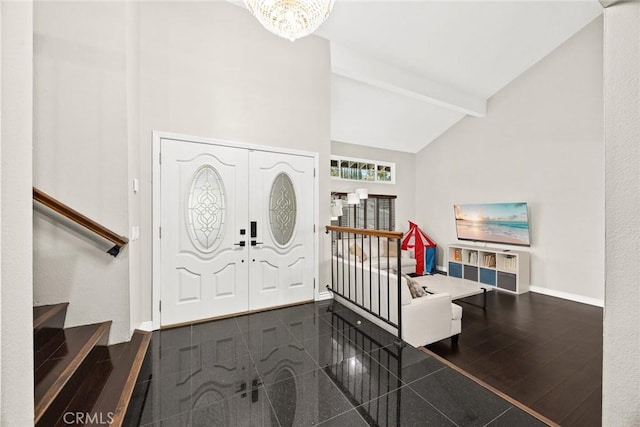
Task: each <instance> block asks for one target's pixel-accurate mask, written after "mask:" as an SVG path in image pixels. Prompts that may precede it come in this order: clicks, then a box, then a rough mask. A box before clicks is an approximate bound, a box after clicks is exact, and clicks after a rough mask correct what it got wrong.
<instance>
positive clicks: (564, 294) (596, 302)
mask: <svg viewBox="0 0 640 427" xmlns="http://www.w3.org/2000/svg"><path fill="white" fill-rule="evenodd" d="M529 291H531V292H535V293H537V294H543V295H549V296H550V297H556V298H562V299H567V300H569V301H575V302H580V303H582V304H589V305H595V306H596V307H604V300H601V299H597V298H590V297H584V296H582V295H576V294H571V293H569V292H562V291H556V290H555V289H548V288H541V287H538V286H529Z"/></svg>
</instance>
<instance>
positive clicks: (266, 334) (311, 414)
mask: <svg viewBox="0 0 640 427" xmlns="http://www.w3.org/2000/svg"><path fill="white" fill-rule="evenodd" d="M425 327H426V326H425ZM394 341H395V337H394V336H392V335H391V334H389V333H387V332H386V331H384V330H382V329H380V328H379V327H377V326H376V325H373V324H372V323H370V322H367V321H366V320H363V319H361V318H359V317H358V316H357V315H356V314H354V313H353V312H352V311H350V310H348V309H347V308H345V307H344V306H342V305H340V304H338V303H332V302H331V301H325V302H321V303H315V304H305V305H299V306H295V307H289V308H284V309H279V310H272V311H267V312H262V313H257V314H251V315H246V316H240V317H235V318H229V319H224V320H218V321H213V322H208V323H201V324H195V325H190V326H184V327H181V328H176V329H169V330H163V331H157V332H154V335H153V338H152V341H151V344H150V346H149V350H148V352H147V356H146V359H145V362H144V365H143V368H142V372H141V373H140V376H139V378H138V382H137V384H136V387H135V390H134V394H133V396H132V400H131V403H130V405H129V411H128V413H127V418H126V420H125V425H128V426H147V425H153V426H198V427H199V426H283V427H284V426H294V425H295V426H310V425H318V424H320V425H324V426H349V427H356V426H366V425H372V426H431V425H433V426H456V425H457V426H486V425H489V426H542V425H544V424H543V423H541V422H540V421H538V420H537V419H535V418H533V417H531V416H530V415H528V414H527V413H525V412H523V411H522V410H520V409H518V408H516V407H514V406H512V405H511V404H510V403H509V402H507V401H505V400H504V399H502V398H500V397H499V396H497V395H495V394H493V393H491V392H489V391H487V390H486V389H484V388H482V387H481V386H479V385H477V384H476V383H475V382H473V381H471V380H469V379H468V378H466V377H465V376H463V375H461V374H459V373H457V372H455V371H453V370H452V369H450V368H449V367H447V366H445V365H444V364H442V363H440V362H439V361H437V360H435V359H433V358H431V357H429V356H427V355H426V354H425V353H423V352H421V351H419V350H417V349H415V348H413V347H411V346H408V345H405V346H404V347H402V348H399V347H398V346H397V345H396V344H395V342H394Z"/></svg>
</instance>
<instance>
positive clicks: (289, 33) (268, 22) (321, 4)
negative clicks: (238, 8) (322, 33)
mask: <svg viewBox="0 0 640 427" xmlns="http://www.w3.org/2000/svg"><path fill="white" fill-rule="evenodd" d="M244 2H245V4H246V5H247V8H248V9H249V10H250V11H251V13H252V14H253V16H255V17H256V19H257V20H258V21H260V23H261V24H262V25H263V26H264V27H265V28H266V29H267V30H269V31H271V32H272V33H274V34H276V35H278V36H280V37H284V38H285V39H289V40H291V41H294V40H295V39H299V38H300V37H304V36H308V35H309V34H311V33H313V32H314V31H315V30H316V29H317V28H318V27H319V26H320V25H321V24H322V23H323V22H324V21H325V20H326V19H327V17H328V16H329V14H330V13H331V9H332V8H333V2H334V0H244Z"/></svg>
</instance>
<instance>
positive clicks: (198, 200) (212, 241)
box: [186, 165, 225, 252]
mask: <svg viewBox="0 0 640 427" xmlns="http://www.w3.org/2000/svg"><path fill="white" fill-rule="evenodd" d="M224 213H225V194H224V186H223V184H222V180H221V179H220V175H219V174H218V172H217V171H216V170H215V169H214V168H213V166H210V165H204V166H200V168H198V170H197V171H196V172H195V174H194V175H193V179H192V180H191V185H190V188H189V200H188V202H187V215H186V217H187V221H188V227H187V228H188V230H189V236H190V237H191V241H192V242H193V244H194V246H196V247H197V248H198V249H200V250H201V251H203V252H211V251H213V250H214V249H215V248H216V247H217V246H218V245H217V244H218V243H219V242H220V240H221V239H222V234H223V229H222V228H223V225H224Z"/></svg>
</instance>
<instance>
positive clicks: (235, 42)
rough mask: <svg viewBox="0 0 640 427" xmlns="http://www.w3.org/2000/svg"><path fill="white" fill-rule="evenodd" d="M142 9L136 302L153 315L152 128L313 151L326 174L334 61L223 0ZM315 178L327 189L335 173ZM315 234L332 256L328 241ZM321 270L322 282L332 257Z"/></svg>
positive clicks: (323, 220)
mask: <svg viewBox="0 0 640 427" xmlns="http://www.w3.org/2000/svg"><path fill="white" fill-rule="evenodd" d="M139 7H140V10H139V16H140V26H139V31H140V33H139V37H140V46H139V49H140V75H139V78H140V81H139V86H140V92H139V94H140V95H139V102H140V135H139V143H140V165H141V166H140V177H141V186H140V198H141V199H140V202H141V206H140V213H141V226H142V230H141V231H142V234H141V241H140V243H141V251H142V255H143V256H142V289H141V297H140V299H141V301H143V303H144V302H146V307H145V309H144V311H143V313H142V317H143V320H151V272H152V262H151V261H152V259H151V254H152V233H153V232H154V231H153V230H152V229H151V208H152V204H151V203H152V199H151V190H152V169H151V167H152V158H151V157H152V144H151V142H152V139H151V137H152V131H154V130H157V131H165V132H174V133H182V134H187V135H195V136H201V137H209V138H216V139H225V140H231V141H236V142H246V143H252V144H262V145H269V146H274V147H283V148H294V149H297V150H306V151H312V152H317V153H319V156H320V157H319V161H320V166H321V169H320V171H323V169H322V167H324V166H326V169H325V170H328V164H329V151H330V141H329V132H330V111H329V110H330V107H329V105H330V99H329V97H330V91H329V87H330V82H329V79H330V57H329V44H328V42H327V41H326V40H324V39H321V38H318V37H314V36H311V37H306V38H303V39H301V40H297V41H296V42H295V43H291V42H290V41H288V40H285V39H282V38H279V37H276V36H274V35H272V34H271V33H269V32H267V31H266V30H265V29H264V28H262V26H261V25H260V24H259V23H258V22H257V21H256V20H255V18H253V16H251V14H250V13H249V12H248V11H247V10H245V9H243V8H239V7H237V6H234V5H231V4H229V3H226V2H206V3H195V2H182V3H170V2H153V3H140V6H139ZM319 177H320V194H321V195H328V194H329V193H330V188H329V174H328V173H319ZM326 198H328V196H327V197H325V198H321V200H322V199H326ZM328 223H329V204H328V203H321V204H320V224H319V225H322V224H328ZM319 239H320V241H321V246H320V251H321V252H320V253H321V254H324V253H327V254H328V253H329V252H330V251H329V250H328V249H327V248H325V245H326V244H328V243H329V241H328V238H327V237H326V235H325V234H324V233H320V234H319ZM321 269H322V270H321V277H320V283H324V282H325V281H326V280H327V279H325V278H326V277H328V263H327V262H323V264H322V266H321ZM318 288H321V287H320V286H319V287H318Z"/></svg>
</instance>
